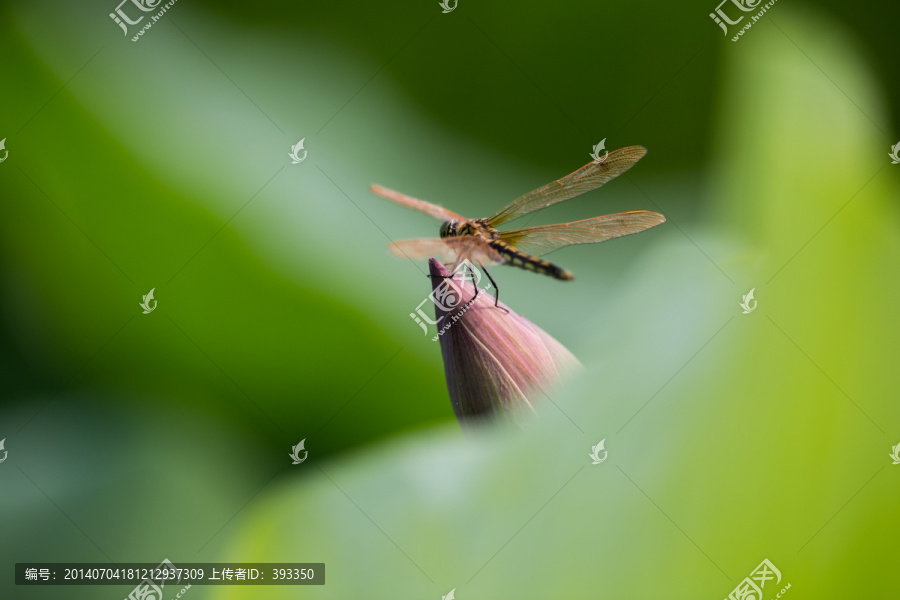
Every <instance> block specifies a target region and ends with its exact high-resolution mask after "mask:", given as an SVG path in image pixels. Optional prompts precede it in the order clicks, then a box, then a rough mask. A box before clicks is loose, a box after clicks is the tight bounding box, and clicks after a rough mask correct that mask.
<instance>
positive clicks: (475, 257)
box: [388, 235, 504, 265]
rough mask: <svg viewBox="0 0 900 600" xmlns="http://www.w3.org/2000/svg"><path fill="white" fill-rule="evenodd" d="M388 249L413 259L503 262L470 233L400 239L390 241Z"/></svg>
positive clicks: (481, 262)
mask: <svg viewBox="0 0 900 600" xmlns="http://www.w3.org/2000/svg"><path fill="white" fill-rule="evenodd" d="M388 250H390V252H391V254H393V255H394V256H397V257H399V258H410V259H413V260H421V259H427V258H437V259H438V260H440V261H441V262H446V263H455V262H458V261H460V260H463V259H469V260H470V261H472V262H475V263H478V264H482V265H486V264H495V263H496V264H500V263H502V262H504V260H503V257H502V256H500V254H499V253H498V252H497V251H496V250H494V249H493V248H491V247H490V246H489V245H488V244H486V243H485V242H484V241H483V240H482V239H481V238H479V237H475V236H470V235H464V236H459V237H449V238H419V239H415V240H401V241H399V242H393V243H391V244H390V245H389V246H388Z"/></svg>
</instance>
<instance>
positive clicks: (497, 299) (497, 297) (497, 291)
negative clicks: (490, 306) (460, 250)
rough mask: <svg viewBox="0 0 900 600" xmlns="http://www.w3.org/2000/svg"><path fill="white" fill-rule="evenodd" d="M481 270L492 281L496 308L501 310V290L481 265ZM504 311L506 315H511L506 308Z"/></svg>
mask: <svg viewBox="0 0 900 600" xmlns="http://www.w3.org/2000/svg"><path fill="white" fill-rule="evenodd" d="M481 270H482V271H484V274H485V275H487V278H488V279H490V281H491V285H493V286H494V308H500V288H498V287H497V282H496V281H494V278H493V277H491V274H490V273H488V270H487V269H485V268H484V265H481ZM476 289H477V286H476ZM502 310H505V311H506V314H509V311H508V310H507V309H505V308H504V309H502Z"/></svg>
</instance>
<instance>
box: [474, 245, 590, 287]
mask: <svg viewBox="0 0 900 600" xmlns="http://www.w3.org/2000/svg"><path fill="white" fill-rule="evenodd" d="M488 244H490V245H491V248H493V249H494V250H496V251H497V253H498V254H500V256H502V257H503V260H505V261H506V264H508V265H512V266H514V267H519V268H520V269H525V270H526V271H534V272H535V273H542V274H544V275H549V276H550V277H554V278H556V279H562V280H565V281H569V280H570V279H573V278H574V276H573V275H572V273H570V272H569V271H566V270H565V269H563V268H561V267H557V266H556V265H554V264H553V263H551V262H548V261H546V260H544V259H543V258H538V257H537V256H532V255H531V254H526V253H524V252H522V251H520V250H516V249H515V248H513V247H512V246H510V245H509V244H506V243H504V242H501V241H498V240H491V241H489V242H488Z"/></svg>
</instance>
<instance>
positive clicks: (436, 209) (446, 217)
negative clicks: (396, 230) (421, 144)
mask: <svg viewBox="0 0 900 600" xmlns="http://www.w3.org/2000/svg"><path fill="white" fill-rule="evenodd" d="M369 189H370V190H372V192H373V193H375V194H377V195H379V196H381V197H382V198H387V199H388V200H392V201H393V202H396V203H397V204H400V205H402V206H405V207H406V208H411V209H413V210H417V211H419V212H423V213H425V214H426V215H430V216H432V217H434V218H435V219H438V220H441V221H451V220H453V219H458V220H463V221H464V220H465V218H464V217H462V216H460V215H458V214H456V213H455V212H453V211H451V210H447V209H446V208H444V207H443V206H438V205H437V204H432V203H431V202H425V201H424V200H419V199H418V198H413V197H412V196H407V195H406V194H401V193H400V192H395V191H394V190H389V189H388V188H386V187H381V186H380V185H377V184H373V185H371V186H370V187H369Z"/></svg>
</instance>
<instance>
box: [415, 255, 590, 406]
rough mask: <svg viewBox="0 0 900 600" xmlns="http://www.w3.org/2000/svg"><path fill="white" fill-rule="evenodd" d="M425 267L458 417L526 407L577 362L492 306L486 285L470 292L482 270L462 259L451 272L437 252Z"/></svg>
mask: <svg viewBox="0 0 900 600" xmlns="http://www.w3.org/2000/svg"><path fill="white" fill-rule="evenodd" d="M428 267H429V271H430V274H431V281H432V290H433V291H432V295H431V298H432V300H433V302H434V307H435V319H436V320H437V321H438V324H437V327H438V335H437V337H438V339H439V341H440V344H441V354H442V356H443V359H444V374H445V376H446V378H447V388H448V390H449V392H450V400H451V403H452V404H453V409H454V411H455V412H456V416H457V418H458V419H459V421H460V422H461V423H468V422H473V421H477V420H479V419H480V418H481V417H486V416H490V415H492V414H495V413H505V414H507V415H511V416H515V413H517V412H519V411H520V410H522V409H525V410H529V409H532V408H533V405H534V404H535V403H536V402H539V400H540V398H541V397H542V396H544V395H545V392H546V390H547V389H548V388H549V387H552V386H553V385H555V384H557V383H559V382H560V381H561V380H562V378H563V377H564V376H565V375H566V374H568V373H570V372H571V371H573V370H574V369H576V368H577V367H579V366H580V363H579V362H578V360H577V359H576V358H575V356H573V355H572V353H571V352H569V350H568V349H567V348H566V347H565V346H563V345H562V344H561V343H559V342H558V341H557V340H556V339H554V338H553V337H552V336H551V335H550V334H548V333H547V332H545V331H544V330H542V329H541V328H540V327H538V326H537V325H535V324H534V323H532V322H531V321H529V320H528V319H526V318H524V317H523V316H522V315H520V314H518V313H516V312H514V311H512V310H510V309H509V307H507V306H506V305H505V304H503V303H502V302H500V303H499V304H498V305H497V306H495V299H494V296H492V295H490V294H488V293H487V292H486V291H485V290H483V289H479V290H478V293H477V295H476V293H475V289H476V288H475V285H479V280H480V277H481V273H480V272H479V271H477V270H475V268H474V267H471V268H470V267H469V266H468V265H467V263H463V265H462V266H460V267H459V268H456V269H454V273H453V274H452V277H451V273H450V271H448V269H447V268H446V267H445V266H444V265H443V264H441V263H440V262H439V261H438V260H436V259H433V258H432V259H430V260H429V261H428ZM473 279H474V280H475V284H473ZM479 287H480V285H479Z"/></svg>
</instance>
